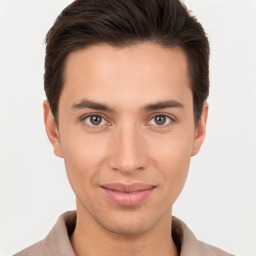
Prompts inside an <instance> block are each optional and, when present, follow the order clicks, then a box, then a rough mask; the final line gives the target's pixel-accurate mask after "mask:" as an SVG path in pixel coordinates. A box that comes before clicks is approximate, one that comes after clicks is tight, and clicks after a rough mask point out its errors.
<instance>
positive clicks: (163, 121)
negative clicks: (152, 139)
mask: <svg viewBox="0 0 256 256" xmlns="http://www.w3.org/2000/svg"><path fill="white" fill-rule="evenodd" d="M149 123H150V124H153V125H155V126H163V127H165V126H168V125H170V124H171V123H172V119H171V118H170V117H168V116H166V115H158V116H154V117H153V118H151V120H150V122H149Z"/></svg>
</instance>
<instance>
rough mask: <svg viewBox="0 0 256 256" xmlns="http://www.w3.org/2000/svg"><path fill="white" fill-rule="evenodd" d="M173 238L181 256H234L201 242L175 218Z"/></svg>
mask: <svg viewBox="0 0 256 256" xmlns="http://www.w3.org/2000/svg"><path fill="white" fill-rule="evenodd" d="M172 237H173V239H174V241H175V243H176V245H177V247H178V248H179V250H180V256H232V254H229V253H227V252H225V251H223V250H221V249H219V248H217V247H214V246H212V245H209V244H206V243H204V242H201V241H199V240H198V239H197V238H196V236H195V235H194V234H193V233H192V231H191V230H190V229H189V228H188V226H187V225H186V224H185V223H184V222H183V221H181V220H180V219H178V218H176V217H174V216H173V218H172Z"/></svg>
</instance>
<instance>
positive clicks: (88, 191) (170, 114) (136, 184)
mask: <svg viewBox="0 0 256 256" xmlns="http://www.w3.org/2000/svg"><path fill="white" fill-rule="evenodd" d="M46 43H47V47H46V59H45V92H46V96H47V100H46V101H44V103H43V107H44V121H45V127H46V132H47V135H48V137H49V140H50V142H51V144H52V146H53V149H54V153H55V154H56V155H57V156H58V157H61V158H64V161H65V166H66V171H67V175H68V178H69V181H70V184H71V186H72V188H73V191H74V193H75V195H76V204H77V209H76V211H74V212H66V213H64V214H63V215H62V216H60V218H59V220H58V221H57V223H56V225H55V226H54V228H53V229H52V231H51V232H50V233H49V234H48V235H47V237H46V238H45V239H44V240H42V241H40V242H38V243H37V244H35V245H32V246H31V247H29V248H27V249H25V250H23V251H22V252H20V253H18V254H16V255H18V256H21V255H62V256H65V255H67V256H68V255H69V256H74V255H87V256H91V255H103V256H105V255H106V256H107V255H138V256H143V255H147V256H151V255H161V256H162V255H163V256H165V255H166V256H167V255H168V256H177V255H181V256H186V255H190V256H200V255H204V256H206V255H218V256H222V255H223V256H224V255H230V254H228V253H225V252H224V251H222V250H220V249H217V248H215V247H212V246H210V245H207V244H204V243H202V242H200V241H198V240H197V239H196V237H195V236H194V235H193V233H192V232H191V231H190V230H189V229H188V227H187V226H186V225H185V224H184V223H183V222H182V221H181V220H179V219H177V218H175V217H173V216H172V205H173V203H174V202H175V200H176V199H177V198H178V196H179V194H180V192H181V191H182V188H183V186H184V184H185V180H186V177H187V174H188V169H189V164H190V158H191V156H194V155H196V154H197V153H198V152H199V150H200V147H201V145H202V143H203V140H204V138H205V133H206V122H207V113H208V104H207V102H206V100H207V97H208V92H209V71H208V65H209V44H208V40H207V37H206V35H205V32H204V30H203V28H202V26H201V25H200V23H198V22H197V20H196V19H195V18H194V17H192V16H191V15H190V14H189V13H188V11H187V10H186V8H185V7H184V6H183V5H182V4H181V3H180V2H179V1H178V0H157V1H156V0H93V1H92V0H77V1H74V2H73V3H72V4H71V5H70V6H68V7H67V8H66V9H65V10H64V11H63V12H62V13H61V14H60V16H59V17H58V18H57V20H56V22H55V24H54V26H53V27H52V28H51V30H50V31H49V33H48V35H47V40H46Z"/></svg>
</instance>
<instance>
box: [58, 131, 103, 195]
mask: <svg viewBox="0 0 256 256" xmlns="http://www.w3.org/2000/svg"><path fill="white" fill-rule="evenodd" d="M69 134H70V133H68V132H66V133H65V132H63V135H64V136H63V137H62V138H61V146H62V151H63V156H64V161H65V166H66V172H67V175H68V179H69V181H70V183H71V186H72V188H73V189H74V190H79V189H82V190H84V189H85V188H87V187H93V185H95V184H96V183H97V176H98V173H99V172H100V167H101V165H102V163H103V162H104V158H105V151H104V148H105V146H104V144H105V142H104V141H105V140H104V139H103V138H99V137H100V135H99V134H98V135H95V136H92V135H86V134H84V133H79V132H74V133H71V134H72V136H68V135H69ZM96 138H97V139H96ZM88 185H89V186H88ZM77 192H78V191H77ZM81 192H82V191H81Z"/></svg>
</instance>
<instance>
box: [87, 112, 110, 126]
mask: <svg viewBox="0 0 256 256" xmlns="http://www.w3.org/2000/svg"><path fill="white" fill-rule="evenodd" d="M83 122H85V123H86V124H87V125H89V126H92V127H93V126H103V125H105V124H106V123H107V122H106V120H105V119H104V118H103V117H102V116H100V115H88V116H86V117H85V118H83Z"/></svg>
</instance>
